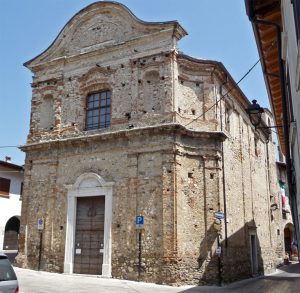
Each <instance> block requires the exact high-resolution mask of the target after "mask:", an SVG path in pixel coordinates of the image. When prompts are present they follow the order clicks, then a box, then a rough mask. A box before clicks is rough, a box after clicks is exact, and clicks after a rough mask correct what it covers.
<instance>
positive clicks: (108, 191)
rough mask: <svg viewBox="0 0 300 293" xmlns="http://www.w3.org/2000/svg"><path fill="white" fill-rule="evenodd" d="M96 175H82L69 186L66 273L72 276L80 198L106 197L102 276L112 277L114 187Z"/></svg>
mask: <svg viewBox="0 0 300 293" xmlns="http://www.w3.org/2000/svg"><path fill="white" fill-rule="evenodd" d="M113 184H114V183H113V182H105V181H104V179H103V178H102V177H101V176H99V175H98V174H96V173H84V174H82V175H80V176H79V177H78V178H77V180H76V182H75V183H74V184H73V185H67V186H66V187H67V189H68V194H67V197H68V207H67V227H66V242H65V261H64V273H66V274H72V273H73V265H74V249H75V228H76V205H77V198H78V197H86V196H105V218H104V252H103V264H102V276H105V277H111V223H112V186H113Z"/></svg>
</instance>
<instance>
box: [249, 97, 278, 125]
mask: <svg viewBox="0 0 300 293" xmlns="http://www.w3.org/2000/svg"><path fill="white" fill-rule="evenodd" d="M246 112H247V114H248V115H249V118H250V122H251V124H252V125H253V126H254V127H255V129H258V128H276V127H282V126H281V125H278V126H277V125H274V126H260V127H258V125H259V124H260V123H261V116H262V113H264V109H263V108H262V107H261V106H260V105H259V104H258V103H257V101H256V100H253V101H252V104H251V105H250V106H249V107H248V108H247V109H246Z"/></svg>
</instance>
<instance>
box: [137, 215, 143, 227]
mask: <svg viewBox="0 0 300 293" xmlns="http://www.w3.org/2000/svg"><path fill="white" fill-rule="evenodd" d="M135 227H136V229H143V228H144V216H136V217H135Z"/></svg>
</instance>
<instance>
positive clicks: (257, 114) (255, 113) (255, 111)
mask: <svg viewBox="0 0 300 293" xmlns="http://www.w3.org/2000/svg"><path fill="white" fill-rule="evenodd" d="M246 112H247V114H248V115H249V118H250V122H251V124H252V125H253V126H254V127H255V129H256V128H257V126H258V125H259V124H260V122H261V115H262V113H263V112H264V109H263V108H262V107H261V106H260V105H259V104H257V101H256V100H253V101H252V104H251V105H250V106H249V107H248V108H247V109H246Z"/></svg>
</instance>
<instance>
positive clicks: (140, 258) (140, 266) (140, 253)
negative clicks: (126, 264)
mask: <svg viewBox="0 0 300 293" xmlns="http://www.w3.org/2000/svg"><path fill="white" fill-rule="evenodd" d="M138 270H139V271H138V272H139V281H140V278H141V271H142V231H141V230H139V266H138Z"/></svg>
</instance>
